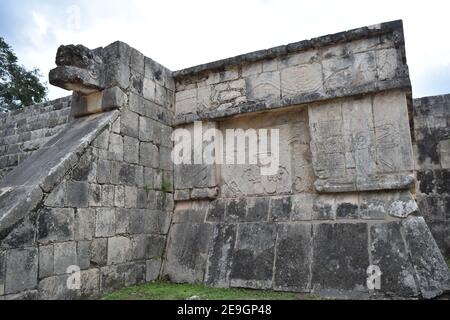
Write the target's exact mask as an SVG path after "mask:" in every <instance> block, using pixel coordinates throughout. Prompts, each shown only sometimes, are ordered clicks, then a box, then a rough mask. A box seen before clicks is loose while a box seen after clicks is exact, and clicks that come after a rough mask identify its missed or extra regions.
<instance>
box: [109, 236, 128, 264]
mask: <svg viewBox="0 0 450 320" xmlns="http://www.w3.org/2000/svg"><path fill="white" fill-rule="evenodd" d="M130 249H131V242H130V239H128V238H126V237H113V238H109V239H108V265H111V264H119V263H125V262H128V260H130V256H131V251H130Z"/></svg>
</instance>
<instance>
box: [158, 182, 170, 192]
mask: <svg viewBox="0 0 450 320" xmlns="http://www.w3.org/2000/svg"><path fill="white" fill-rule="evenodd" d="M161 190H162V191H163V192H171V191H172V183H171V182H170V181H163V183H162V184H161Z"/></svg>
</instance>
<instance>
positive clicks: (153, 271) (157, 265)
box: [145, 259, 162, 282]
mask: <svg viewBox="0 0 450 320" xmlns="http://www.w3.org/2000/svg"><path fill="white" fill-rule="evenodd" d="M161 265H162V261H161V259H152V260H148V261H146V269H147V270H146V274H145V281H147V282H152V281H156V280H158V278H159V272H160V270H161Z"/></svg>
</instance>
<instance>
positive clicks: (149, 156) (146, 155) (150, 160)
mask: <svg viewBox="0 0 450 320" xmlns="http://www.w3.org/2000/svg"><path fill="white" fill-rule="evenodd" d="M139 163H140V164H141V165H143V166H146V167H151V168H158V167H159V150H158V147H157V146H155V145H154V144H151V143H145V142H142V143H141V144H140V149H139Z"/></svg>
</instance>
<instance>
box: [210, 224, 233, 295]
mask: <svg viewBox="0 0 450 320" xmlns="http://www.w3.org/2000/svg"><path fill="white" fill-rule="evenodd" d="M236 231H237V227H236V225H233V224H230V225H227V224H216V225H215V226H214V230H213V235H212V239H211V240H212V245H211V250H210V251H209V253H208V259H207V261H208V263H207V268H206V274H205V280H204V282H205V283H206V284H207V285H209V286H213V287H218V288H228V287H229V285H230V272H231V264H232V262H233V252H234V249H235V246H236Z"/></svg>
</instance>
